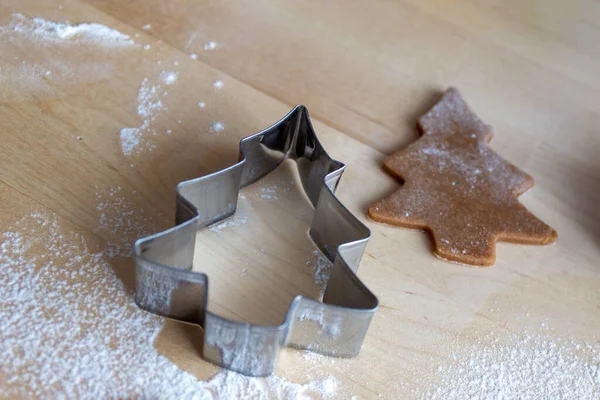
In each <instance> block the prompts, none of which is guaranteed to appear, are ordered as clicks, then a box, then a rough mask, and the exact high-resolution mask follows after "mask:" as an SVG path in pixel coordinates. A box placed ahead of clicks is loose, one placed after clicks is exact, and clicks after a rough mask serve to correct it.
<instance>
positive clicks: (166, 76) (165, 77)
mask: <svg viewBox="0 0 600 400" xmlns="http://www.w3.org/2000/svg"><path fill="white" fill-rule="evenodd" d="M178 75H179V74H178V73H177V72H173V71H163V72H161V73H160V79H161V80H162V81H163V83H164V84H165V85H172V84H174V83H175V82H177V77H178Z"/></svg>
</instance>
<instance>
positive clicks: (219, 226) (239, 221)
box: [208, 195, 251, 233]
mask: <svg viewBox="0 0 600 400" xmlns="http://www.w3.org/2000/svg"><path fill="white" fill-rule="evenodd" d="M249 208H251V206H250V203H249V201H248V200H246V196H242V195H240V198H239V200H238V204H237V209H236V211H235V214H233V215H232V216H231V217H229V218H227V219H226V220H224V221H221V222H217V223H215V224H212V225H210V226H209V227H208V230H209V231H211V232H217V233H218V232H221V231H223V230H224V229H228V228H235V227H237V226H242V225H245V224H246V223H247V222H248V209H249Z"/></svg>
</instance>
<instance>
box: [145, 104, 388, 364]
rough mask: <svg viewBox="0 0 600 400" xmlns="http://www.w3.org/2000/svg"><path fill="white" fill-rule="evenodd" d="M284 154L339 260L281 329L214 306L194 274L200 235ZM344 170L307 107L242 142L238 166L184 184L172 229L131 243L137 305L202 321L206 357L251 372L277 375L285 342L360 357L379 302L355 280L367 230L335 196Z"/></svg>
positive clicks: (321, 239) (315, 224)
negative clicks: (321, 287)
mask: <svg viewBox="0 0 600 400" xmlns="http://www.w3.org/2000/svg"><path fill="white" fill-rule="evenodd" d="M285 159H293V160H295V161H296V162H297V166H298V172H299V176H300V180H301V182H302V185H303V188H304V191H305V193H306V195H307V197H308V198H309V199H310V201H311V203H312V204H313V206H314V208H315V213H314V217H313V221H312V223H311V227H310V231H309V234H310V237H311V238H312V240H313V241H314V243H315V244H316V246H317V247H318V248H319V250H320V251H321V252H322V253H323V254H324V255H325V256H326V257H327V258H328V259H329V260H330V261H331V262H332V263H333V265H332V270H331V276H330V279H329V281H328V283H327V287H326V289H325V292H324V295H323V301H322V302H321V301H317V300H314V299H310V298H306V297H303V296H297V297H296V298H295V299H294V300H293V301H292V303H291V304H290V307H289V310H288V312H287V315H286V317H285V319H284V321H283V322H282V324H281V325H279V326H265V325H256V324H249V323H244V322H239V321H233V320H229V319H226V318H223V317H220V316H218V315H216V314H214V313H212V312H210V311H208V309H207V306H208V282H209V281H208V276H207V275H206V274H204V273H202V272H196V271H191V269H192V266H193V257H194V245H195V240H196V232H197V231H198V230H199V229H201V228H204V227H206V226H208V225H211V224H213V223H215V222H219V221H221V220H223V219H226V218H228V217H230V216H231V215H233V214H234V213H235V210H236V206H237V199H238V194H239V190H240V189H241V188H243V187H245V186H248V185H250V184H251V183H253V182H255V181H257V180H259V179H260V178H262V177H263V176H265V175H267V174H268V173H270V172H271V171H273V170H274V169H275V168H277V166H278V165H279V164H280V163H281V162H282V161H283V160H285ZM344 169H345V165H344V164H343V163H341V162H339V161H336V160H334V159H332V158H331V157H329V155H328V154H327V153H326V152H325V150H324V149H323V147H322V146H321V144H320V142H319V141H318V139H317V136H316V133H315V131H314V129H313V127H312V123H311V121H310V117H309V115H308V110H307V109H306V108H305V107H304V106H302V105H298V106H296V107H294V108H293V109H292V111H290V112H289V113H288V114H287V115H286V116H285V117H284V118H282V119H281V120H280V121H279V122H277V123H275V124H274V125H272V126H271V127H269V128H267V129H265V130H263V131H262V132H259V133H257V134H254V135H252V136H248V137H246V138H244V139H242V140H241V141H240V156H239V162H238V163H236V164H234V165H232V166H230V167H228V168H225V169H223V170H221V171H218V172H215V173H212V174H209V175H205V176H202V177H200V178H196V179H192V180H188V181H184V182H181V183H180V184H179V185H177V189H176V195H177V209H176V226H175V227H173V228H170V229H168V230H166V231H163V232H160V233H158V234H155V235H152V236H148V237H145V238H142V239H139V240H138V241H137V242H136V243H135V244H134V249H133V250H134V259H135V266H136V294H135V301H136V304H137V305H138V306H139V307H140V308H142V309H144V310H146V311H149V312H151V313H154V314H158V315H161V316H165V317H168V318H173V319H176V320H180V321H184V322H188V323H193V324H198V325H200V326H202V327H203V328H204V341H203V348H202V351H201V356H202V357H203V358H204V359H205V360H207V361H209V362H211V363H214V364H216V365H219V366H221V367H224V368H227V369H230V370H233V371H236V372H239V373H242V374H245V375H250V376H267V375H270V374H271V373H272V372H273V369H274V366H275V361H276V359H277V354H278V352H279V350H280V349H281V348H282V347H284V346H290V347H294V348H298V349H305V350H310V351H314V352H317V353H320V354H325V355H329V356H336V357H354V356H356V355H357V354H358V352H359V350H360V347H361V346H362V343H363V340H364V337H365V335H366V332H367V330H368V327H369V324H370V322H371V319H372V317H373V314H374V313H375V311H376V310H377V308H378V300H377V298H376V297H375V295H374V294H373V293H372V292H371V291H370V290H369V289H368V288H367V287H366V286H365V285H364V284H363V283H362V282H361V280H360V279H359V278H358V277H357V276H356V270H357V268H358V265H359V263H360V260H361V258H362V255H363V253H364V250H365V247H366V244H367V242H368V240H369V237H370V231H369V229H368V228H367V227H366V226H365V225H364V224H363V223H362V222H360V221H359V220H358V219H357V218H356V217H355V216H354V215H353V214H352V213H351V212H350V211H349V210H348V209H347V208H346V207H345V206H344V205H343V204H342V203H341V202H340V201H339V200H338V199H337V197H336V196H335V190H336V187H337V185H338V183H339V180H340V178H341V175H342V173H343V171H344Z"/></svg>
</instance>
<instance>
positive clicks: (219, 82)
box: [213, 80, 225, 89]
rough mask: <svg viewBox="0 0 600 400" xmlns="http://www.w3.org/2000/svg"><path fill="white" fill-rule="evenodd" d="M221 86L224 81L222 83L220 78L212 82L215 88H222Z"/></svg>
mask: <svg viewBox="0 0 600 400" xmlns="http://www.w3.org/2000/svg"><path fill="white" fill-rule="evenodd" d="M223 86H225V83H223V81H222V80H216V81H214V82H213V87H214V88H215V89H222V88H223Z"/></svg>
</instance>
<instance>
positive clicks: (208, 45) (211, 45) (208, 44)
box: [204, 40, 218, 50]
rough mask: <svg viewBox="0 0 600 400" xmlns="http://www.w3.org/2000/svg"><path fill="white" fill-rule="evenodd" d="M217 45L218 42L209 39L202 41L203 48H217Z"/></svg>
mask: <svg viewBox="0 0 600 400" xmlns="http://www.w3.org/2000/svg"><path fill="white" fill-rule="evenodd" d="M217 46H218V43H217V42H214V41H212V40H211V41H209V42H206V43H204V50H214V49H216V48H217Z"/></svg>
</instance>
